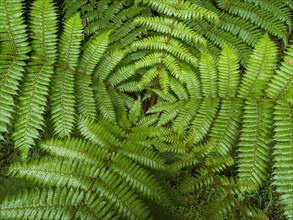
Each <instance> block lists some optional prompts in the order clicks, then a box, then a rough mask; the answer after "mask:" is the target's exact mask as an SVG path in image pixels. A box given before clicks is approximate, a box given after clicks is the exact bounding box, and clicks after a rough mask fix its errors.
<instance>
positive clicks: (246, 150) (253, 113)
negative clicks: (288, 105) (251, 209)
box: [238, 99, 273, 187]
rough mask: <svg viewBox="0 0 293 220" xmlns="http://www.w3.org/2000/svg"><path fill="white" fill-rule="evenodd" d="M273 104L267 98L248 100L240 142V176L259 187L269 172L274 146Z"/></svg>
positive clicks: (241, 179) (242, 179)
mask: <svg viewBox="0 0 293 220" xmlns="http://www.w3.org/2000/svg"><path fill="white" fill-rule="evenodd" d="M272 113H273V105H272V103H271V102H269V101H266V100H250V99H249V100H247V101H246V102H245V106H244V115H243V122H242V123H243V126H242V131H241V136H240V143H239V149H238V152H239V155H238V157H239V159H238V178H239V179H240V181H247V180H246V179H248V180H251V181H252V182H253V183H254V184H255V185H256V186H257V187H258V186H259V185H261V184H262V183H263V181H264V180H265V179H266V178H267V176H268V174H269V169H270V168H269V164H270V161H271V155H270V154H271V148H272V139H271V137H272V132H273V129H272V124H273V120H272V117H271V115H272Z"/></svg>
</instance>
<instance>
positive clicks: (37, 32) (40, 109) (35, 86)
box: [13, 0, 57, 159]
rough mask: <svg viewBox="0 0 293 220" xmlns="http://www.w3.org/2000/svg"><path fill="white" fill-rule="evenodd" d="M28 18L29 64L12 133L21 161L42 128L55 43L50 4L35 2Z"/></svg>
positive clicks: (51, 6) (54, 27) (53, 18)
mask: <svg viewBox="0 0 293 220" xmlns="http://www.w3.org/2000/svg"><path fill="white" fill-rule="evenodd" d="M45 8H46V10H47V12H46V13H45V11H44V9H45ZM30 17H31V25H30V28H31V31H32V34H31V38H32V39H33V40H32V43H31V44H32V45H31V47H32V55H31V58H32V59H33V61H31V62H30V63H28V65H27V75H26V77H25V80H24V82H23V85H22V89H21V93H20V97H19V104H18V112H17V120H16V122H15V124H14V129H15V130H14V133H13V138H14V141H15V147H16V149H17V150H18V151H19V152H20V153H21V157H22V158H23V159H25V158H26V157H27V155H28V152H29V149H30V148H31V147H32V146H33V145H34V140H35V139H37V138H38V130H41V129H42V126H43V120H44V119H43V113H44V111H45V105H46V101H47V96H48V92H49V91H48V86H49V84H50V80H51V76H52V74H53V66H52V64H53V63H54V62H55V58H56V43H57V39H56V32H57V27H56V23H57V21H56V13H55V11H54V6H53V4H52V2H51V1H43V0H39V1H35V2H34V4H33V6H32V10H31V15H30ZM39 19H40V20H39ZM45 32H46V34H45ZM31 115H32V116H31Z"/></svg>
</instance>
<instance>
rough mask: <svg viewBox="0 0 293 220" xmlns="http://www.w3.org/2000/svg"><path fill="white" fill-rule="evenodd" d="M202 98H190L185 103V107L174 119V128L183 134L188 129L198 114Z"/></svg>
mask: <svg viewBox="0 0 293 220" xmlns="http://www.w3.org/2000/svg"><path fill="white" fill-rule="evenodd" d="M200 104H201V100H197V99H190V100H187V101H186V103H184V107H183V108H182V110H181V111H180V112H179V113H178V116H177V117H176V118H175V119H174V120H173V127H172V128H173V130H174V131H175V132H177V133H179V134H181V135H183V134H184V132H185V131H187V130H188V128H189V126H190V125H191V122H192V120H193V119H194V117H195V116H196V115H197V111H198V109H199V107H200Z"/></svg>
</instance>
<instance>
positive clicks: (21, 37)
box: [0, 1, 30, 140]
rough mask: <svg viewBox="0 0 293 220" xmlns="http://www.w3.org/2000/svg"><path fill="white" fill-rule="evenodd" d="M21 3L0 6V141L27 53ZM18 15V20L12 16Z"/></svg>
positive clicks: (14, 2) (10, 111) (11, 109)
mask: <svg viewBox="0 0 293 220" xmlns="http://www.w3.org/2000/svg"><path fill="white" fill-rule="evenodd" d="M21 10H22V3H21V1H13V2H12V3H11V2H8V1H1V2H0V11H1V13H0V26H1V31H0V39H1V43H0V51H1V57H0V62H1V63H0V73H1V74H0V112H1V113H0V140H3V139H4V136H3V135H4V133H7V132H8V130H7V125H8V124H10V123H11V118H12V114H13V112H14V107H15V102H14V99H13V96H14V95H16V94H17V90H18V89H19V83H20V80H21V79H22V78H23V74H24V67H25V62H24V61H25V60H26V59H27V53H28V52H29V51H30V47H29V44H28V36H27V33H26V25H25V24H24V21H23V19H22V17H21V14H22V12H21ZM16 13H19V15H20V16H17V17H16V16H14V15H15V14H16Z"/></svg>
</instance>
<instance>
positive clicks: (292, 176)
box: [273, 101, 293, 219]
mask: <svg viewBox="0 0 293 220" xmlns="http://www.w3.org/2000/svg"><path fill="white" fill-rule="evenodd" d="M274 109H275V110H274V121H275V123H274V124H275V136H274V140H275V141H276V144H275V146H274V147H273V156H274V162H275V163H274V165H273V174H274V185H276V187H277V192H278V193H280V194H281V195H280V196H279V199H280V201H281V204H282V205H283V207H284V210H285V215H286V216H287V218H288V219H290V218H293V204H292V200H293V172H292V164H293V158H292V154H293V106H292V103H291V104H290V103H286V102H285V101H278V102H277V104H276V105H275V106H274Z"/></svg>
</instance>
